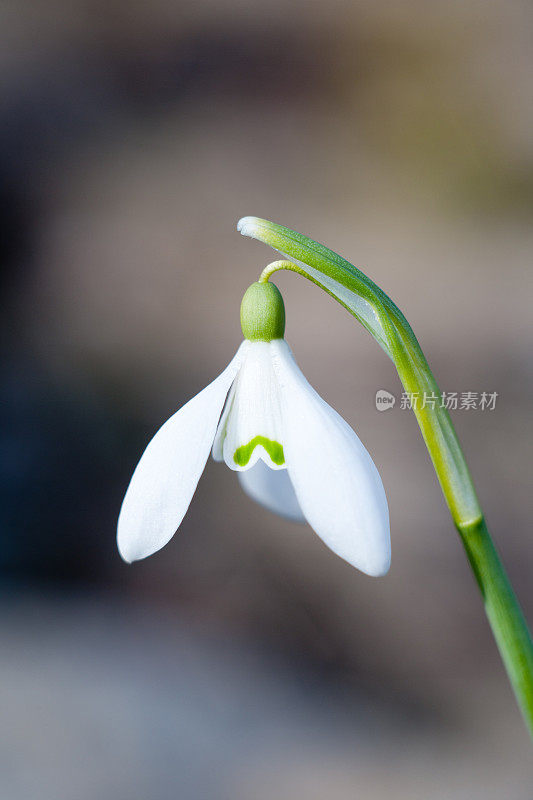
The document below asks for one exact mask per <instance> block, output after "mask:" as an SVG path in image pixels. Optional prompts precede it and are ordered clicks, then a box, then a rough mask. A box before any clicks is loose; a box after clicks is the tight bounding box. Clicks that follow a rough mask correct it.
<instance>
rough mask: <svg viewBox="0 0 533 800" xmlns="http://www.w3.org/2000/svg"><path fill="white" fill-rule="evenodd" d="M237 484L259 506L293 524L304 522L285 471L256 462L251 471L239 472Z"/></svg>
mask: <svg viewBox="0 0 533 800" xmlns="http://www.w3.org/2000/svg"><path fill="white" fill-rule="evenodd" d="M239 482H240V484H241V486H242V488H243V489H244V491H245V492H246V494H247V495H248V496H249V497H251V498H252V500H255V502H256V503H259V505H261V506H264V507H265V508H268V510H269V511H273V512H274V514H279V515H280V517H285V518H286V519H290V520H292V521H293V522H305V517H304V515H303V514H302V509H301V508H300V505H299V503H298V500H297V499H296V494H295V493H294V487H293V485H292V483H291V479H290V478H289V473H288V472H287V470H286V469H276V470H274V469H270V467H267V465H266V464H265V463H264V462H263V461H258V462H257V464H256V465H255V466H254V467H252V468H251V469H247V470H245V471H244V472H239Z"/></svg>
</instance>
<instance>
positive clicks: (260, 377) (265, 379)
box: [213, 342, 285, 471]
mask: <svg viewBox="0 0 533 800" xmlns="http://www.w3.org/2000/svg"><path fill="white" fill-rule="evenodd" d="M213 454H214V455H215V457H216V455H222V457H223V458H224V461H225V462H226V464H227V465H228V467H229V468H230V469H233V470H236V471H241V470H246V469H250V468H251V467H253V466H254V464H256V463H257V461H258V460H259V459H262V460H263V461H264V462H265V464H266V465H267V466H269V467H270V468H271V469H285V455H284V452H283V438H282V426H281V402H280V396H279V384H278V380H277V378H276V375H275V373H274V368H273V365H272V356H271V346H270V343H269V342H252V343H251V344H250V346H249V348H248V352H247V354H246V359H245V361H244V362H243V364H242V366H241V369H240V371H239V374H238V375H237V378H236V379H235V383H234V385H233V389H232V392H231V395H230V397H228V404H227V407H226V409H225V412H224V414H223V416H222V419H221V421H220V425H219V429H218V432H217V436H216V440H215V446H214V448H213Z"/></svg>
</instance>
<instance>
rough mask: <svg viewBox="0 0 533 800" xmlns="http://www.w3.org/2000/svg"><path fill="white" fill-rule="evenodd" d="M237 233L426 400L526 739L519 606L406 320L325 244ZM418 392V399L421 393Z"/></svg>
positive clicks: (271, 231)
mask: <svg viewBox="0 0 533 800" xmlns="http://www.w3.org/2000/svg"><path fill="white" fill-rule="evenodd" d="M238 230H239V231H240V232H241V233H242V234H243V235H244V236H250V237H252V238H254V239H257V240H259V241H261V242H264V243H265V244H268V245H270V246H271V247H273V248H274V249H275V250H277V251H278V252H279V253H280V254H281V255H282V256H283V260H281V261H275V262H273V263H272V264H270V265H269V266H268V267H266V268H265V270H264V271H263V273H262V275H261V277H260V279H259V282H260V283H261V282H263V283H266V282H267V281H268V280H269V278H270V276H271V275H272V274H274V273H275V272H277V271H279V270H290V271H293V272H296V273H298V274H299V275H301V276H302V277H305V278H307V279H308V280H310V281H312V282H313V283H315V284H316V285H317V286H319V287H320V288H322V289H323V290H324V291H325V292H327V293H328V294H329V295H331V296H332V297H333V298H334V299H335V300H337V302H339V303H340V304H341V305H342V306H343V307H344V308H345V309H346V310H347V311H349V312H350V313H351V314H352V315H353V316H354V317H355V318H356V319H357V320H358V321H359V322H360V323H361V324H362V325H363V326H364V327H365V328H366V329H367V330H368V331H369V333H371V334H372V336H373V337H374V338H375V339H376V341H377V342H378V343H379V344H380V346H381V347H382V349H383V350H384V351H385V352H386V353H387V355H388V356H389V357H390V358H391V360H392V361H393V363H394V365H395V367H396V369H397V372H398V375H399V377H400V380H401V381H402V384H403V386H404V388H405V391H406V392H407V393H409V395H414V396H415V397H419V398H422V397H428V396H429V397H433V398H434V399H435V402H434V403H433V405H432V404H427V403H426V404H424V407H422V405H418V404H415V405H414V407H413V411H414V413H415V415H416V418H417V420H418V424H419V426H420V430H421V432H422V436H423V438H424V441H425V443H426V447H427V449H428V452H429V454H430V456H431V460H432V462H433V466H434V468H435V472H436V474H437V477H438V480H439V482H440V485H441V488H442V492H443V495H444V498H445V500H446V503H447V504H448V508H449V510H450V514H451V516H452V519H453V521H454V524H455V526H456V528H457V530H458V532H459V535H460V538H461V541H462V543H463V546H464V549H465V551H466V555H467V557H468V560H469V562H470V566H471V567H472V570H473V572H474V575H475V578H476V581H477V584H478V586H479V589H480V592H481V595H482V598H483V603H484V606H485V612H486V615H487V618H488V621H489V624H490V626H491V628H492V631H493V634H494V638H495V640H496V643H497V646H498V648H499V651H500V654H501V657H502V659H503V662H504V665H505V668H506V670H507V674H508V676H509V680H510V682H511V685H512V687H513V690H514V692H515V695H516V699H517V702H518V705H519V706H520V709H521V711H522V714H523V716H524V719H525V722H526V725H527V727H528V729H529V731H530V734H531V736H532V737H533V643H532V640H531V635H530V633H529V630H528V627H527V623H526V621H525V618H524V616H523V613H522V611H521V609H520V605H519V603H518V600H517V598H516V595H515V593H514V591H513V588H512V586H511V583H510V581H509V579H508V577H507V574H506V572H505V569H504V567H503V565H502V563H501V560H500V558H499V555H498V553H497V550H496V548H495V546H494V544H493V542H492V539H491V537H490V534H489V531H488V529H487V526H486V523H485V519H484V517H483V512H482V510H481V507H480V505H479V501H478V499H477V496H476V492H475V489H474V485H473V482H472V478H471V476H470V472H469V470H468V466H467V464H466V461H465V458H464V455H463V452H462V450H461V446H460V444H459V440H458V438H457V434H456V432H455V429H454V427H453V424H452V421H451V419H450V415H449V414H448V411H447V410H446V409H445V408H443V407H441V404H440V402H439V400H440V397H441V394H440V391H439V388H438V385H437V383H436V381H435V378H434V377H433V374H432V373H431V370H430V368H429V365H428V363H427V361H426V358H425V356H424V354H423V352H422V349H421V347H420V345H419V343H418V341H417V339H416V337H415V335H414V333H413V331H412V329H411V326H410V325H409V323H408V322H407V320H406V318H405V317H404V315H403V314H402V312H401V311H400V310H399V308H398V307H397V306H396V305H395V304H394V303H393V302H392V300H391V299H390V298H389V297H388V296H387V295H386V294H385V292H383V291H382V289H380V288H379V286H377V285H376V284H375V283H374V282H373V281H371V280H370V278H368V277H367V276H366V275H365V274H364V273H363V272H361V270H359V269H357V267H355V266H354V265H353V264H351V263H350V262H349V261H347V260H346V259H344V258H342V257H341V256H339V255H338V254H337V253H334V252H333V251H332V250H329V249H328V248H327V247H324V245H321V244H319V243H318V242H315V241H313V240H312V239H309V238H308V237H307V236H304V235H302V234H300V233H297V232H296V231H293V230H290V229H289V228H285V227H284V226H282V225H277V224H276V223H273V222H269V221H268V220H264V219H259V218H257V217H244V218H243V219H241V220H240V222H239V225H238ZM424 393H425V394H424Z"/></svg>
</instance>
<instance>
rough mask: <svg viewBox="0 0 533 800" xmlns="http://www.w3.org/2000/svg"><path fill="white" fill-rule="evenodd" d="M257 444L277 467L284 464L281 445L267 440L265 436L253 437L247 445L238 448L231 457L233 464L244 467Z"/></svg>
mask: <svg viewBox="0 0 533 800" xmlns="http://www.w3.org/2000/svg"><path fill="white" fill-rule="evenodd" d="M259 444H260V445H261V446H262V447H264V448H265V450H266V451H267V453H268V455H269V456H270V458H271V459H272V461H273V462H274V464H277V465H278V467H280V466H281V465H282V464H284V463H285V456H284V454H283V445H281V444H280V443H279V442H276V441H275V440H274V439H267V438H266V436H254V438H253V439H252V440H251V441H249V442H248V444H243V445H241V447H238V448H237V449H236V450H235V453H234V455H233V460H234V461H235V463H236V464H238V465H239V467H245V466H246V464H247V463H248V462H249V460H250V457H251V455H252V453H253V452H254V450H255V448H256V447H257V445H259Z"/></svg>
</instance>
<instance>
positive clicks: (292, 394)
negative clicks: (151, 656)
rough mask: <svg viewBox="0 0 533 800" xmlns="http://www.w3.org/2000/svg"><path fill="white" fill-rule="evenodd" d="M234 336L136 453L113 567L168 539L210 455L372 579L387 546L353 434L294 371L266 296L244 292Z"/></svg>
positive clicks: (366, 463) (268, 286) (263, 286)
mask: <svg viewBox="0 0 533 800" xmlns="http://www.w3.org/2000/svg"><path fill="white" fill-rule="evenodd" d="M241 325H242V330H243V334H244V336H245V340H244V342H243V343H242V344H241V346H240V347H239V349H238V350H237V353H236V355H235V356H234V358H233V359H232V361H231V362H230V363H229V365H228V366H227V367H226V369H225V370H224V371H223V372H222V373H221V374H220V375H219V376H218V378H216V379H215V380H214V381H213V382H212V383H210V384H209V386H207V387H206V388H205V389H204V390H203V391H201V392H200V393H199V394H197V395H196V396H195V397H193V398H192V400H190V401H189V402H188V403H187V404H186V405H184V406H183V407H182V408H181V409H180V410H179V411H178V412H176V413H175V414H174V416H172V417H171V418H170V419H169V420H168V421H167V422H166V423H165V424H164V425H163V427H162V428H160V430H159V431H158V432H157V433H156V435H155V436H154V438H153V439H152V441H151V442H150V443H149V445H148V447H147V448H146V450H145V452H144V454H143V456H142V458H141V460H140V462H139V464H138V466H137V468H136V470H135V472H134V474H133V477H132V479H131V482H130V485H129V487H128V491H127V493H126V496H125V498H124V502H123V504H122V509H121V512H120V517H119V523H118V547H119V550H120V553H121V555H122V557H123V558H124V559H125V560H126V561H135V560H137V559H140V558H145V557H146V556H149V555H151V554H152V553H154V552H156V551H157V550H159V549H160V548H161V547H163V546H164V545H165V544H166V543H167V542H168V541H169V540H170V539H171V538H172V536H173V535H174V533H175V531H176V530H177V528H178V527H179V525H180V523H181V521H182V519H183V517H184V516H185V513H186V511H187V509H188V507H189V504H190V502H191V500H192V496H193V494H194V491H195V489H196V485H197V483H198V481H199V479H200V476H201V474H202V472H203V470H204V467H205V464H206V462H207V459H208V457H209V452H210V451H211V450H212V455H213V458H214V459H215V460H216V461H224V462H225V463H226V464H227V466H228V467H229V468H230V469H232V470H234V471H236V472H238V473H239V479H240V483H241V485H242V487H243V489H244V491H245V492H246V493H247V494H248V495H249V496H250V497H252V498H253V499H254V500H256V501H257V502H258V503H260V504H261V505H263V506H265V507H267V508H269V509H270V510H272V511H274V512H276V513H278V514H280V515H282V516H285V517H287V518H289V519H293V520H298V521H307V522H308V523H309V525H310V526H311V527H312V528H313V529H314V530H315V532H316V533H317V534H318V535H319V536H320V538H321V539H322V540H323V541H324V542H325V543H326V544H327V545H328V547H330V548H331V549H332V550H333V551H334V552H335V553H337V555H339V556H341V557H342V558H344V559H345V560H346V561H348V562H349V563H350V564H353V566H355V567H357V568H359V569H360V570H362V571H363V572H366V573H367V574H369V575H383V574H384V573H386V572H387V570H388V568H389V565H390V536H389V515H388V507H387V500H386V497H385V491H384V489H383V484H382V482H381V478H380V476H379V473H378V471H377V469H376V467H375V465H374V463H373V461H372V459H371V458H370V456H369V454H368V452H367V451H366V449H365V448H364V446H363V445H362V443H361V442H360V440H359V439H358V437H357V436H356V434H355V433H354V431H353V430H352V429H351V428H350V426H349V425H348V424H347V423H346V422H345V421H344V420H343V419H342V418H341V417H340V416H339V415H338V414H337V412H336V411H334V410H333V409H332V408H331V407H330V406H329V405H328V404H327V403H326V402H325V401H324V400H323V399H322V398H321V397H320V396H319V395H318V394H317V393H316V392H315V390H314V389H313V388H312V387H311V386H310V384H309V383H308V382H307V380H306V379H305V377H304V375H303V374H302V372H301V370H300V369H299V367H298V365H297V364H296V361H295V360H294V357H293V355H292V353H291V351H290V349H289V346H288V345H287V343H286V342H285V339H284V338H283V335H284V329H285V310H284V306H283V300H282V298H281V295H280V293H279V291H278V289H277V288H276V287H275V286H274V284H272V283H268V282H265V283H255V284H252V286H251V287H250V288H249V289H248V291H247V292H246V294H245V296H244V298H243V302H242V306H241Z"/></svg>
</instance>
